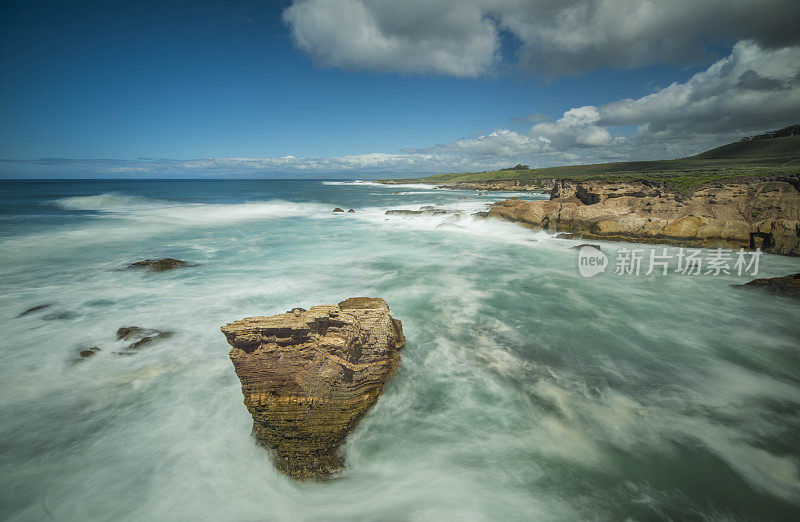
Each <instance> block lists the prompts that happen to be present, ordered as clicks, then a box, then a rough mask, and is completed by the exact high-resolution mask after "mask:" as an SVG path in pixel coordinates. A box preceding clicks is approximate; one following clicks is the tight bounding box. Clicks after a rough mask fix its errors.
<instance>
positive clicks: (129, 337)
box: [117, 326, 174, 355]
mask: <svg viewBox="0 0 800 522" xmlns="http://www.w3.org/2000/svg"><path fill="white" fill-rule="evenodd" d="M173 335H174V332H170V331H164V330H151V329H149V328H140V327H138V326H123V327H121V328H120V329H119V330H117V341H133V342H132V343H131V344H129V345H128V346H127V347H126V348H125V350H126V351H127V353H125V352H118V353H119V354H121V355H128V354H129V353H130V351H131V350H138V349H139V348H141V347H142V346H144V345H146V344H150V343H152V342H154V341H159V340H162V339H167V338H169V337H172V336H173Z"/></svg>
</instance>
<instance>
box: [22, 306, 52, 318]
mask: <svg viewBox="0 0 800 522" xmlns="http://www.w3.org/2000/svg"><path fill="white" fill-rule="evenodd" d="M51 306H53V305H52V304H42V305H38V306H33V307H31V308H28V309H27V310H25V311H24V312H22V313H21V314H19V315H18V316H17V317H23V316H25V315H28V314H32V313H34V312H38V311H39V310H44V309H45V308H50V307H51Z"/></svg>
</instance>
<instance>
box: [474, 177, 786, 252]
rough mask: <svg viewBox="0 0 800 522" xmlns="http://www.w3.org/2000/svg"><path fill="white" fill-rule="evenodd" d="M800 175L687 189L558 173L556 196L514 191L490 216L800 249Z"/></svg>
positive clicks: (594, 232)
mask: <svg viewBox="0 0 800 522" xmlns="http://www.w3.org/2000/svg"><path fill="white" fill-rule="evenodd" d="M799 187H800V178H798V177H797V176H789V177H786V178H782V179H766V180H765V179H754V180H748V179H745V180H724V181H719V182H715V183H713V184H710V185H708V186H703V187H700V188H698V189H696V190H695V191H694V192H692V193H691V194H687V195H684V194H679V193H677V192H675V191H674V190H672V189H670V188H669V187H667V186H666V185H664V184H662V183H658V182H650V181H603V180H590V181H574V180H557V181H556V182H555V186H554V188H553V190H552V192H551V195H550V200H549V201H522V200H519V199H516V198H509V199H507V200H505V201H500V202H498V203H495V204H494V205H492V207H491V208H490V210H489V217H499V218H502V219H506V220H509V221H515V222H519V223H522V224H524V225H526V226H529V227H531V228H534V229H542V230H549V231H551V232H557V233H563V234H566V235H565V236H562V237H569V238H575V237H581V238H584V239H606V240H610V241H638V242H644V243H665V244H671V245H678V246H690V247H716V246H724V247H726V248H733V249H739V248H744V249H750V250H753V249H756V248H760V249H761V250H762V251H764V252H769V253H774V254H783V255H793V256H797V255H800V191H798V188H799Z"/></svg>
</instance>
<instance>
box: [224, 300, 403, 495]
mask: <svg viewBox="0 0 800 522" xmlns="http://www.w3.org/2000/svg"><path fill="white" fill-rule="evenodd" d="M295 310H302V309H294V310H292V311H290V312H291V313H286V314H280V315H275V316H272V317H250V318H247V319H242V320H241V321H236V322H233V323H229V324H226V325H225V326H223V327H222V333H224V334H225V337H226V339H227V340H228V343H229V344H230V345H231V346H232V348H231V350H230V353H229V355H230V358H231V361H232V362H233V367H234V369H235V371H236V375H238V376H239V380H240V381H241V383H242V394H243V395H244V404H245V406H246V407H247V409H248V411H249V412H250V414H251V415H252V416H253V434H254V435H255V437H256V439H258V441H259V442H260V443H261V444H262V445H264V446H266V447H267V448H269V449H270V450H272V452H273V456H274V461H275V465H276V467H277V468H278V469H279V470H280V471H281V472H283V473H286V474H287V475H289V476H291V477H293V478H296V479H325V478H328V477H329V476H330V475H331V474H332V473H334V472H336V471H339V470H340V469H342V468H343V466H344V462H343V459H342V457H341V456H340V455H339V447H340V446H341V445H342V444H343V443H344V441H345V438H346V437H347V434H348V433H349V432H350V431H351V430H353V428H355V427H356V426H357V425H358V422H359V420H360V419H361V418H362V417H363V416H364V414H365V413H367V411H368V410H369V409H370V408H371V407H372V406H373V405H374V404H375V402H376V401H377V400H378V397H379V396H380V394H381V392H382V391H383V387H384V385H385V384H386V381H387V380H388V379H389V378H390V377H391V376H392V375H393V374H394V373H395V372H396V371H397V367H398V365H399V364H400V350H401V349H402V348H403V346H404V344H405V338H404V337H403V328H402V324H401V323H400V321H398V320H396V319H393V318H392V315H391V313H390V311H389V307H388V306H387V305H386V303H385V302H384V300H383V299H377V298H368V297H357V298H352V299H347V300H346V301H342V302H341V303H339V304H338V305H325V306H312V307H311V308H310V309H309V310H307V311H298V312H295Z"/></svg>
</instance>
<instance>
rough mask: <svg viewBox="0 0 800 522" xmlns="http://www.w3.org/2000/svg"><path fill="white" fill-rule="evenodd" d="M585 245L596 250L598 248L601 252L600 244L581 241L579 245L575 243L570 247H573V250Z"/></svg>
mask: <svg viewBox="0 0 800 522" xmlns="http://www.w3.org/2000/svg"><path fill="white" fill-rule="evenodd" d="M585 246H588V247H592V248H596V249H597V250H600V251H601V252H602V250H601V249H600V245H593V244H591V243H582V244H580V245H575V246H574V247H571V248H574V249H575V250H580V249H581V248H583V247H585Z"/></svg>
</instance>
